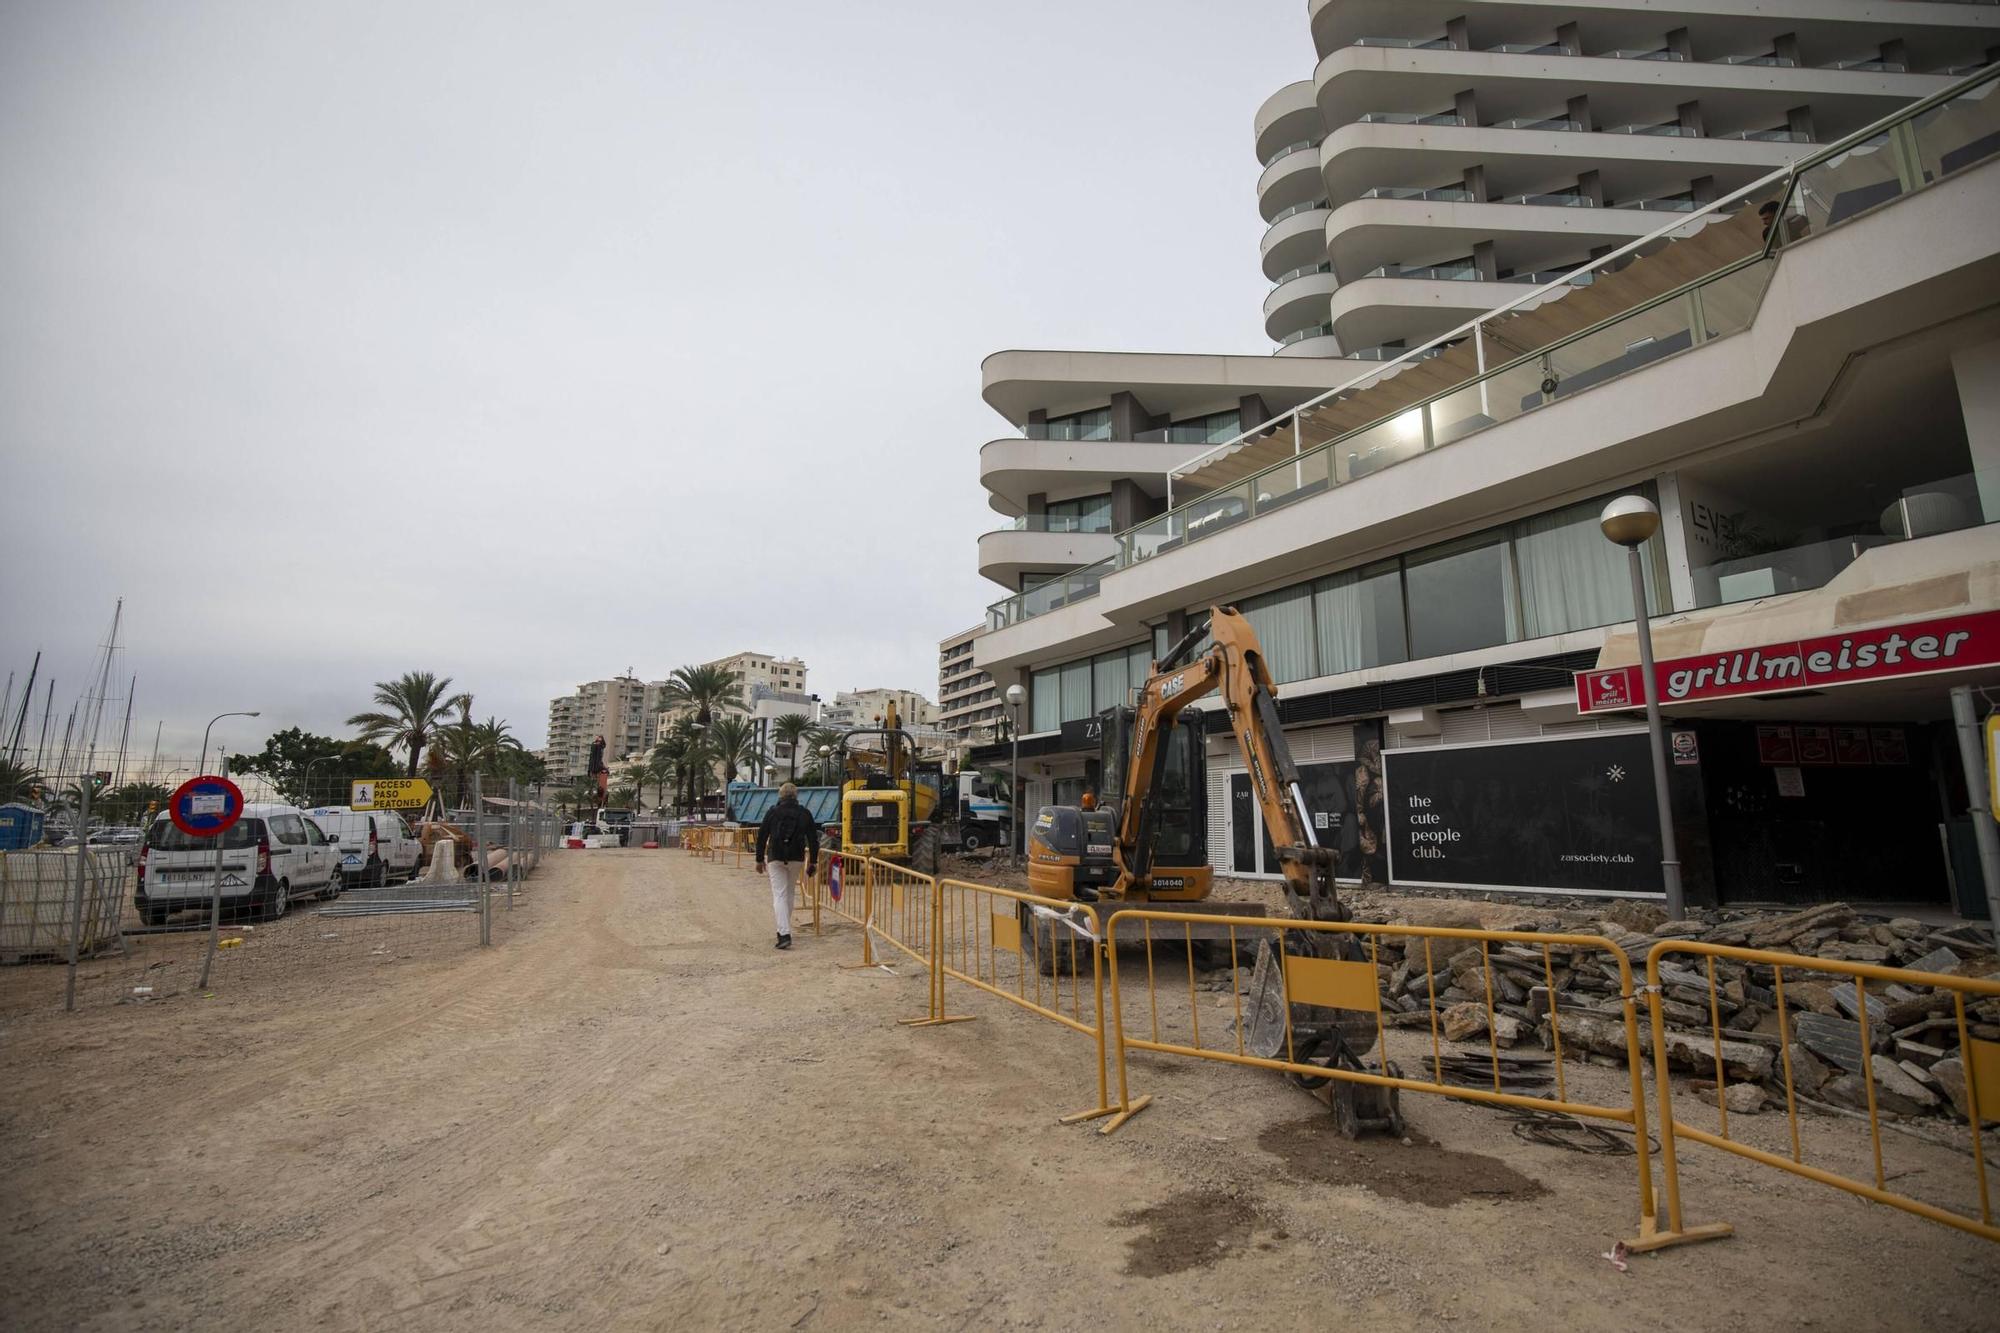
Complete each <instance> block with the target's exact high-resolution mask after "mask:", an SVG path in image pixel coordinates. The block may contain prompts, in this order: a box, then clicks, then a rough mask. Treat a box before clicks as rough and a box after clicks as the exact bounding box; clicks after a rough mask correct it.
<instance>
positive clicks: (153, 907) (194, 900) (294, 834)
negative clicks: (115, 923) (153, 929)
mask: <svg viewBox="0 0 2000 1333" xmlns="http://www.w3.org/2000/svg"><path fill="white" fill-rule="evenodd" d="M218 841H219V842H221V844H222V911H223V914H224V915H225V916H229V917H232V918H234V919H237V920H241V919H242V918H243V917H245V916H249V915H254V916H257V917H279V916H283V915H284V914H285V909H286V908H288V907H289V906H291V903H292V900H293V899H294V898H315V897H317V898H330V897H333V896H334V895H335V894H337V893H339V892H340V891H341V890H342V889H343V888H344V887H345V885H344V884H343V883H342V882H341V878H340V857H339V855H338V854H337V853H336V851H335V849H334V845H333V843H332V842H331V841H330V840H329V839H328V838H327V836H326V834H325V833H324V832H323V831H321V829H320V827H319V825H318V824H315V823H314V822H313V821H312V820H310V819H308V818H307V817H306V814H305V812H304V811H303V810H300V809H299V808H298V807H297V806H292V805H263V804H258V805H246V806H245V807H243V817H242V818H241V819H239V820H237V821H236V822H235V823H234V824H232V825H231V826H230V827H229V830H228V832H226V833H223V834H221V835H220V836H219V837H218V838H191V837H189V836H188V835H187V834H185V833H183V832H181V831H180V829H178V828H176V827H175V826H174V822H173V821H172V820H171V819H169V818H168V817H167V815H166V814H165V813H164V812H163V813H161V815H160V816H159V817H158V818H157V819H155V820H154V821H153V823H152V825H151V827H149V828H148V829H147V830H146V842H145V845H144V846H143V847H141V848H140V849H139V860H138V867H139V881H138V888H137V889H136V891H135V892H134V893H133V896H132V903H133V906H135V907H137V908H138V909H139V916H140V919H141V920H143V921H144V922H145V923H146V924H147V925H149V926H158V925H162V924H164V923H165V922H166V919H167V917H168V916H170V915H172V914H173V913H175V912H185V911H191V910H195V909H200V910H202V911H207V910H208V905H209V902H210V898H211V895H212V894H213V893H214V892H215V880H216V872H215V845H216V843H217V842H218Z"/></svg>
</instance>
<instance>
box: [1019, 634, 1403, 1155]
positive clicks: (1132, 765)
mask: <svg viewBox="0 0 2000 1333" xmlns="http://www.w3.org/2000/svg"><path fill="white" fill-rule="evenodd" d="M1210 691H1215V692H1216V693H1217V694H1219V695H1220V697H1221V699H1222V703H1223V705H1224V707H1225V708H1226V709H1227V711H1228V715H1229V723H1230V729H1231V730H1232V731H1233V732H1234V734H1235V737H1236V743H1237V745H1238V747H1239V748H1240V749H1241V750H1242V754H1243V763H1244V767H1245V768H1246V769H1247V770H1248V771H1249V778H1250V790H1251V793H1252V795H1253V797H1254V798H1255V800H1256V801H1257V805H1258V808H1259V810H1260V811H1261V812H1262V813H1263V817H1264V828H1265V830H1266V832H1267V833H1269V835H1270V838H1271V843H1272V846H1273V847H1274V848H1275V849H1276V851H1277V854H1278V867H1279V870H1280V871H1281V872H1282V873H1283V875H1284V880H1285V898H1286V902H1287V905H1288V906H1289V908H1290V910H1291V914H1292V916H1294V917H1296V918H1302V919H1304V920H1309V921H1344V920H1346V919H1347V912H1346V909H1345V908H1344V907H1343V906H1342V905H1341V902H1340V896H1339V894H1338V892H1337V891H1336V889H1335V886H1334V871H1335V867H1336V864H1337V858H1338V852H1337V850H1336V849H1334V848H1331V847H1322V846H1320V844H1319V838H1318V836H1317V835H1316V833H1315V832H1314V820H1313V812H1312V810H1311V809H1310V808H1309V807H1308V806H1307V804H1306V798H1305V792H1304V789H1303V787H1302V786H1301V784H1300V782H1299V772H1298V767H1297V765H1295V764H1294V763H1293V762H1292V756H1291V751H1290V749H1289V748H1288V747H1287V745H1286V744H1285V736H1284V732H1283V731H1282V730H1281V729H1280V726H1279V721H1278V708H1277V698H1278V687H1277V685H1276V683H1275V682H1274V681H1273V680H1272V678H1271V671H1270V668H1269V666H1267V665H1266V663H1265V661H1264V653H1263V649H1262V647H1261V646H1260V645H1259V643H1258V641H1257V632H1256V631H1255V630H1254V629H1252V628H1251V626H1250V622H1249V621H1248V620H1246V619H1244V617H1243V615H1242V613H1241V612H1239V611H1237V610H1236V608H1234V607H1228V606H1217V607H1212V608H1211V609H1210V611H1209V616H1208V620H1207V622H1206V623H1205V624H1201V625H1197V626H1196V627H1195V628H1194V629H1192V630H1190V631H1189V632H1188V633H1187V635H1186V636H1185V637H1184V638H1182V639H1181V641H1180V642H1179V643H1177V644H1175V645H1174V646H1173V647H1172V648H1171V649H1169V650H1168V652H1167V654H1166V655H1165V656H1164V657H1162V658H1160V659H1159V660H1158V661H1157V662H1155V663H1154V664H1153V669H1152V673H1151V674H1150V675H1149V676H1148V678H1147V680H1146V682H1145V683H1144V684H1143V685H1141V686H1140V687H1139V690H1138V697H1137V701H1136V703H1135V705H1134V706H1133V707H1130V708H1115V709H1110V710H1107V711H1106V712H1105V713H1103V714H1100V715H1099V717H1100V720H1101V721H1102V723H1103V726H1102V729H1101V732H1100V760H1099V768H1100V771H1101V773H1102V779H1103V788H1104V791H1105V793H1106V796H1105V798H1104V801H1103V802H1102V803H1100V805H1099V808H1096V809H1084V808H1082V807H1078V806H1047V807H1044V808H1043V809H1042V810H1041V811H1040V812H1039V813H1038V814H1037V815H1036V817H1035V820H1034V822H1033V824H1032V825H1031V826H1030V832H1029V842H1028V888H1029V891H1030V892H1033V893H1037V894H1040V895H1042V896H1044V897H1049V898H1062V899H1069V900H1074V901H1075V902H1077V903H1078V904H1079V905H1080V908H1082V909H1084V910H1088V911H1089V912H1090V913H1091V915H1092V916H1093V917H1094V918H1096V919H1097V920H1098V921H1099V922H1101V921H1102V920H1103V919H1104V918H1106V917H1108V916H1109V915H1110V913H1112V912H1115V911H1116V910H1118V908H1119V907H1121V906H1128V905H1130V906H1140V905H1143V906H1145V907H1147V908H1150V909H1155V910H1162V909H1163V910H1174V909H1182V910H1191V911H1195V912H1201V913H1204V914H1220V915H1231V916H1250V917H1261V916H1263V914H1264V913H1263V908H1262V907H1261V906H1257V905H1255V904H1236V903H1209V902H1207V901H1205V900H1206V899H1207V897H1208V895H1209V890H1210V888H1211V887H1212V883H1213V871H1212V870H1211V869H1210V868H1209V866H1208V857H1207V848H1206V846H1205V842H1206V838H1205V829H1206V819H1205V817H1203V812H1202V810H1201V803H1202V800H1203V796H1204V794H1205V792H1206V787H1207V778H1206V773H1205V771H1204V768H1205V765H1204V747H1203V742H1202V734H1201V727H1200V726H1199V716H1198V714H1186V713H1185V712H1184V710H1186V709H1187V706H1188V705H1189V704H1191V703H1193V702H1194V701H1195V700H1196V699H1199V698H1201V697H1202V696H1204V695H1206V694H1208V693H1209V692H1210ZM1024 915H1025V914H1024ZM1024 924H1035V923H1027V922H1024ZM1053 928H1054V927H1053V924H1049V925H1037V926H1036V928H1035V929H1034V930H1033V932H1032V938H1033V939H1034V942H1035V945H1036V948H1037V952H1038V953H1040V952H1041V951H1042V950H1043V949H1045V948H1048V949H1051V952H1052V951H1053V945H1054V941H1053V939H1052V938H1051V936H1050V932H1051V931H1052V930H1053ZM1229 930H1230V928H1229V927H1228V926H1216V925H1198V924H1195V923H1189V924H1188V925H1187V927H1186V928H1185V930H1183V929H1181V928H1172V927H1170V928H1169V929H1168V930H1167V931H1166V932H1164V933H1165V934H1167V935H1168V936H1170V937H1172V936H1183V937H1186V938H1190V939H1193V940H1207V941H1214V940H1216V939H1217V938H1221V939H1227V937H1228V933H1229ZM1023 933H1024V937H1028V936H1029V934H1030V932H1027V931H1024V932H1023ZM1093 933H1098V934H1101V931H1094V932H1093ZM1257 934H1259V935H1263V934H1266V932H1262V931H1259V932H1257ZM1225 947H1226V946H1225ZM1284 948H1285V949H1286V951H1287V952H1288V954H1291V955H1294V956H1311V957H1328V958H1335V957H1337V958H1345V959H1349V960H1355V959H1359V958H1360V957H1361V956H1362V954H1361V950H1360V948H1359V946H1358V945H1357V944H1356V943H1355V941H1354V938H1353V937H1352V936H1348V935H1345V934H1338V933H1334V932H1321V931H1288V932H1286V933H1285V936H1284ZM1189 965H1190V966H1193V965H1194V960H1193V959H1192V958H1190V960H1189ZM1250 990H1251V995H1250V1000H1251V1003H1250V1006H1249V1007H1250V1016H1249V1018H1248V1020H1247V1022H1248V1026H1249V1031H1248V1033H1247V1034H1246V1043H1245V1046H1246V1049H1248V1050H1250V1051H1251V1052H1252V1053H1253V1054H1255V1055H1258V1056H1260V1057H1263V1058H1266V1059H1280V1058H1284V1057H1285V1056H1286V1050H1287V1043H1286V1039H1285V1038H1286V1033H1285V1012H1284V994H1285V987H1284V979H1283V974H1282V967H1281V966H1280V964H1279V962H1278V960H1277V959H1275V958H1274V957H1273V956H1272V953H1271V947H1270V943H1269V941H1268V939H1267V940H1266V941H1265V942H1263V943H1260V944H1259V946H1258V952H1257V963H1256V967H1255V969H1254V971H1253V972H1252V976H1251V984H1250ZM1375 1039H1376V1031H1375V1024H1374V1020H1373V1018H1372V1017H1371V1016H1370V1015H1368V1014H1364V1013H1360V1012H1358V1011H1351V1010H1335V1009H1328V1008H1324V1007H1321V1006H1317V1005H1304V1004H1295V1005H1293V1006H1292V1023H1291V1043H1290V1050H1291V1058H1292V1059H1293V1060H1294V1061H1296V1062H1300V1063H1316V1064H1321V1065H1325V1066H1329V1067H1337V1068H1347V1069H1360V1068H1361V1067H1362V1066H1361V1063H1360V1057H1361V1056H1363V1055H1366V1054H1367V1053H1368V1052H1369V1050H1370V1049H1371V1048H1372V1047H1373V1046H1374V1045H1375ZM1297 1081H1298V1082H1299V1084H1300V1086H1303V1087H1307V1088H1309V1089H1310V1090H1312V1091H1313V1092H1314V1094H1315V1095H1317V1096H1319V1097H1321V1098H1322V1100H1325V1101H1326V1102H1327V1103H1328V1105H1329V1106H1330V1107H1331V1108H1332V1109H1333V1112H1334V1117H1335V1121H1336V1123H1337V1124H1338V1126H1339V1128H1340V1130H1341V1132H1342V1133H1344V1134H1346V1135H1347V1136H1348V1137H1350V1138H1351V1137H1354V1136H1356V1135H1358V1134H1359V1133H1360V1132H1361V1131H1363V1130H1365V1129H1381V1130H1387V1131H1390V1132H1394V1133H1400V1132H1401V1123H1402V1122H1401V1117H1400V1115H1399V1114H1398V1111H1397V1106H1396V1098H1395V1092H1394V1089H1383V1088H1379V1087H1374V1086H1371V1085H1366V1084H1356V1083H1350V1082H1346V1081H1344V1080H1339V1079H1326V1078H1313V1077H1299V1078H1298V1079H1297Z"/></svg>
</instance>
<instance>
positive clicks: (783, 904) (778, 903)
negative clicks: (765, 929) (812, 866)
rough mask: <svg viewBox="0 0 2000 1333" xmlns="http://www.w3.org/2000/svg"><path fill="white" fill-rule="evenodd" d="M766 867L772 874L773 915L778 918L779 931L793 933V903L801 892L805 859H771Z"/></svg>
mask: <svg viewBox="0 0 2000 1333" xmlns="http://www.w3.org/2000/svg"><path fill="white" fill-rule="evenodd" d="M764 868H765V869H766V870H768V871H769V872H770V874H771V915H772V916H774V917H776V918H777V919H778V933H779V934H780V935H789V934H791V933H792V903H793V901H794V900H796V899H797V897H798V894H799V872H800V871H801V870H803V869H805V863H804V862H803V861H770V862H766V863H765V866H764Z"/></svg>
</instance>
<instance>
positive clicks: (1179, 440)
mask: <svg viewBox="0 0 2000 1333" xmlns="http://www.w3.org/2000/svg"><path fill="white" fill-rule="evenodd" d="M1242 433H1243V414H1242V413H1241V412H1240V411H1238V410H1237V409H1235V408H1233V407H1232V408H1231V409H1229V410H1228V411H1227V412H1211V413H1209V414H1208V415H1207V416H1205V417H1189V418H1188V419H1187V420H1185V421H1176V422H1174V423H1173V424H1172V425H1171V426H1168V427H1167V440H1168V442H1169V443H1174V444H1225V443H1227V442H1228V441H1230V440H1233V439H1235V438H1236V437H1237V436H1238V435H1241V434H1242Z"/></svg>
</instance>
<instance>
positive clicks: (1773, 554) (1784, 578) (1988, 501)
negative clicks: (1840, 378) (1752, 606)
mask: <svg viewBox="0 0 2000 1333" xmlns="http://www.w3.org/2000/svg"><path fill="white" fill-rule="evenodd" d="M1879 466H1882V467H1887V466H1893V464H1892V463H1891V462H1890V461H1889V460H1882V462H1881V463H1880V464H1879ZM1854 480H1855V481H1856V482H1857V483H1858V482H1862V481H1867V482H1877V481H1879V480H1880V478H1876V477H1869V478H1862V477H1856V478H1854ZM1773 481H1774V482H1777V481H1778V479H1776V478H1774V479H1773ZM1780 484H1781V483H1780ZM1890 484H1891V485H1894V486H1897V489H1898V490H1900V492H1901V494H1900V495H1899V496H1898V498H1897V499H1896V500H1895V501H1893V502H1892V503H1891V504H1889V506H1888V507H1887V508H1884V509H1882V510H1881V511H1880V512H1877V511H1876V510H1875V509H1874V507H1873V505H1872V504H1869V503H1867V502H1866V501H1862V500H1860V499H1859V497H1858V496H1856V497H1854V501H1853V502H1851V503H1849V504H1847V505H1845V506H1842V505H1838V504H1835V505H1830V506H1829V507H1828V512H1827V513H1826V516H1825V520H1824V521H1823V522H1822V523H1821V524H1820V530H1821V531H1825V530H1827V529H1833V530H1836V531H1844V532H1845V533H1846V534H1847V535H1845V536H1841V537H1819V538H1812V539H1810V540H1800V539H1798V538H1796V537H1793V538H1783V537H1779V538H1774V537H1772V536H1770V535H1769V534H1767V533H1766V532H1764V531H1763V529H1762V524H1761V523H1760V521H1759V518H1758V515H1757V513H1756V512H1755V511H1754V510H1750V511H1745V512H1744V513H1741V514H1732V515H1730V516H1729V518H1730V522H1729V524H1728V525H1727V530H1728V532H1729V534H1730V535H1729V537H1728V538H1727V541H1726V542H1725V545H1724V550H1725V551H1728V552H1730V554H1729V555H1728V556H1727V558H1725V559H1722V560H1717V561H1715V562H1713V563H1711V564H1707V565H1697V566H1695V567H1694V568H1693V569H1692V570H1691V571H1690V572H1691V573H1692V574H1693V576H1694V593H1695V604H1696V605H1697V606H1722V605H1726V604H1728V603H1730V602H1748V601H1754V600H1756V599H1757V598H1759V597H1778V596H1782V595H1784V594H1785V593H1791V592H1807V591H1810V590H1812V589H1814V588H1822V587H1825V586H1826V585H1827V584H1828V583H1831V582H1832V581H1833V580H1834V579H1835V578H1836V577H1838V576H1839V574H1840V573H1841V571H1842V570H1844V569H1846V568H1847V567H1848V566H1849V565H1851V564H1853V563H1854V562H1855V561H1856V560H1859V559H1860V558H1861V557H1862V556H1863V555H1864V554H1866V553H1867V552H1869V551H1871V550H1873V549H1875V548H1876V547H1878V546H1892V545H1894V544H1895V543H1897V542H1903V541H1915V540H1917V539H1919V538H1923V537H1937V536H1942V535H1943V534H1945V533H1949V532H1962V531H1964V530H1966V529H1968V528H1976V527H1980V526H1982V525H1984V524H1989V523H2000V469H1990V470H1987V471H1983V472H1967V473H1962V474H1960V475H1958V476H1955V477H1944V478H1941V479H1939V480H1937V481H1927V482H1920V483H1916V484H1913V485H1898V484H1897V483H1893V482H1892V483H1890ZM1856 489H1857V490H1858V489H1860V487H1859V486H1857V488H1856ZM1878 494H1879V493H1878ZM1877 503H1879V501H1877Z"/></svg>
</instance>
